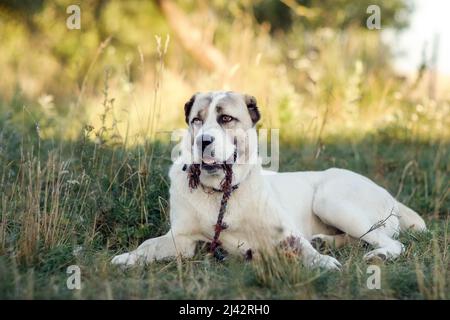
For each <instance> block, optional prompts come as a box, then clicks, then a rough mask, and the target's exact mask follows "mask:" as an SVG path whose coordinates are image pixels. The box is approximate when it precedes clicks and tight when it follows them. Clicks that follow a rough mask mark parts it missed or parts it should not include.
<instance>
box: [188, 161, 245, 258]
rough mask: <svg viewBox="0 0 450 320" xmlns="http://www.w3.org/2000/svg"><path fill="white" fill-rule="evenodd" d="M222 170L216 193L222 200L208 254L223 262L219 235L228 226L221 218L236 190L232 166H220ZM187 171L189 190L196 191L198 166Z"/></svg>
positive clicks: (190, 167) (192, 166)
mask: <svg viewBox="0 0 450 320" xmlns="http://www.w3.org/2000/svg"><path fill="white" fill-rule="evenodd" d="M221 167H222V170H223V171H224V173H225V177H224V178H223V180H222V182H221V183H220V190H216V189H213V190H216V191H217V192H222V193H223V194H222V200H221V201H220V209H219V214H218V216H217V222H216V224H215V226H214V237H213V240H212V242H211V244H210V246H209V251H210V253H211V254H212V255H213V256H214V257H215V258H216V259H218V260H223V258H224V255H223V253H222V252H221V250H220V246H221V242H220V240H219V237H220V233H221V232H222V231H223V230H225V229H226V228H227V227H228V226H227V225H226V223H224V222H223V216H224V215H225V211H226V209H227V204H228V200H229V199H230V196H231V193H232V192H233V190H235V189H237V185H235V186H233V185H232V180H233V170H232V164H228V163H224V164H222V165H221ZM186 169H187V175H188V181H189V188H191V189H196V188H197V187H198V185H199V184H200V164H191V165H190V166H189V167H186V166H185V167H184V168H183V170H186Z"/></svg>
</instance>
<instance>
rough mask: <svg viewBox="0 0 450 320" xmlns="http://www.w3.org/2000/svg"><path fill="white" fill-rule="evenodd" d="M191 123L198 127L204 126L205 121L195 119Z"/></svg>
mask: <svg viewBox="0 0 450 320" xmlns="http://www.w3.org/2000/svg"><path fill="white" fill-rule="evenodd" d="M191 123H192V124H196V125H197V124H202V123H203V121H202V119H200V118H194V119H192V121H191Z"/></svg>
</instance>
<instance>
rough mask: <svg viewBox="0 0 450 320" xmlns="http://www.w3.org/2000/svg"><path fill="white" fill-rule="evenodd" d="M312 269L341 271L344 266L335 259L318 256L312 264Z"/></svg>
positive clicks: (323, 255) (322, 255)
mask: <svg viewBox="0 0 450 320" xmlns="http://www.w3.org/2000/svg"><path fill="white" fill-rule="evenodd" d="M311 266H312V267H318V268H324V269H327V270H341V267H342V265H341V264H340V263H339V261H337V260H336V259H335V258H333V257H330V256H327V255H325V254H319V255H317V256H316V257H315V258H314V259H313V261H312V263H311Z"/></svg>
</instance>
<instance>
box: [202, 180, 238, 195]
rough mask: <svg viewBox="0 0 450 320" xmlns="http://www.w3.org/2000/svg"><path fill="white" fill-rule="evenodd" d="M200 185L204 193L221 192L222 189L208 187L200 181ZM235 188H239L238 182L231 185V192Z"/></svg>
mask: <svg viewBox="0 0 450 320" xmlns="http://www.w3.org/2000/svg"><path fill="white" fill-rule="evenodd" d="M200 185H201V186H202V189H203V191H205V192H206V193H208V194H212V193H214V192H219V193H222V192H223V190H220V189H217V188H214V187H208V186H205V185H204V184H203V183H201V182H200ZM237 188H239V183H238V184H235V185H234V186H231V192H233V191H234V190H236V189H237Z"/></svg>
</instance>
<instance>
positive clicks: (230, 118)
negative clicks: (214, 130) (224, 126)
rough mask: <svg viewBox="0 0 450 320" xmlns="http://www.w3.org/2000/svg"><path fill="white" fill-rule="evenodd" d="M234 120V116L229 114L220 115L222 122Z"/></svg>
mask: <svg viewBox="0 0 450 320" xmlns="http://www.w3.org/2000/svg"><path fill="white" fill-rule="evenodd" d="M233 120H234V118H233V117H232V116H227V115H222V116H220V122H222V123H227V122H230V121H233Z"/></svg>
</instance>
